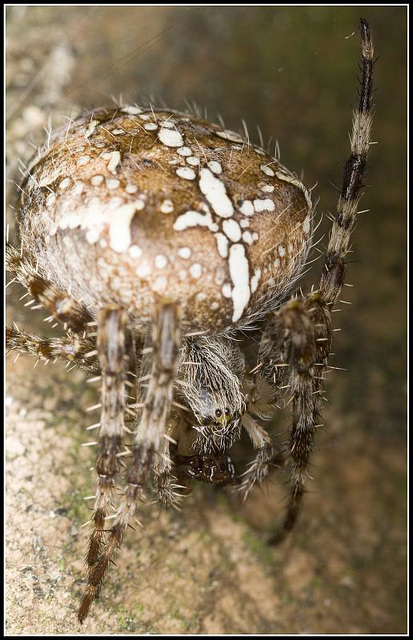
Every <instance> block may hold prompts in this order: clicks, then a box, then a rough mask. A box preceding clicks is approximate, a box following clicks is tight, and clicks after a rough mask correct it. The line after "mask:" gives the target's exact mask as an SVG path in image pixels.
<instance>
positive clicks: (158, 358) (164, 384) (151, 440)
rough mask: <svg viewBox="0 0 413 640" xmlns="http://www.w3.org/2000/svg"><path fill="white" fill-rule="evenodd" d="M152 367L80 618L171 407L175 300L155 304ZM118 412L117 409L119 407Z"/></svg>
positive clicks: (142, 483) (140, 484)
mask: <svg viewBox="0 0 413 640" xmlns="http://www.w3.org/2000/svg"><path fill="white" fill-rule="evenodd" d="M152 349H153V352H152V371H151V377H150V380H149V385H148V389H147V392H146V398H145V405H144V408H143V411H142V417H141V421H140V424H139V428H138V430H137V432H136V434H135V437H134V443H133V447H132V456H131V460H130V463H129V466H128V469H127V477H126V488H125V493H124V496H123V499H122V501H121V503H120V506H119V509H118V511H117V513H116V517H115V519H114V524H113V526H112V528H111V529H110V532H109V535H108V540H107V542H106V545H105V547H104V548H103V550H102V551H101V553H100V554H99V557H98V558H97V559H96V560H94V563H93V565H92V566H91V568H90V571H89V576H88V584H87V587H86V592H85V595H84V598H83V600H82V603H81V605H80V609H79V613H78V617H79V621H80V622H83V620H84V619H85V617H86V616H87V613H88V611H89V608H90V604H91V602H92V600H93V598H94V597H95V596H96V594H97V593H98V591H99V588H100V585H101V583H102V580H103V578H104V575H105V573H106V570H107V568H108V564H109V562H111V561H112V560H113V557H114V555H115V553H116V549H117V548H118V547H119V544H120V542H121V540H122V538H123V535H124V533H125V530H126V527H127V526H128V524H129V523H130V520H131V518H132V517H133V516H134V514H135V511H136V506H137V502H138V500H139V498H140V497H142V495H143V490H144V487H145V485H146V483H147V481H148V479H149V476H150V472H151V470H152V468H153V464H154V459H155V456H156V453H157V451H159V448H160V441H161V438H162V435H163V433H164V432H165V427H166V421H167V417H168V414H169V411H170V408H171V403H172V394H173V380H174V375H175V370H176V366H177V362H178V350H179V327H178V308H177V305H176V304H172V303H164V304H159V305H157V306H156V308H155V313H154V320H153V326H152ZM119 413H120V411H119Z"/></svg>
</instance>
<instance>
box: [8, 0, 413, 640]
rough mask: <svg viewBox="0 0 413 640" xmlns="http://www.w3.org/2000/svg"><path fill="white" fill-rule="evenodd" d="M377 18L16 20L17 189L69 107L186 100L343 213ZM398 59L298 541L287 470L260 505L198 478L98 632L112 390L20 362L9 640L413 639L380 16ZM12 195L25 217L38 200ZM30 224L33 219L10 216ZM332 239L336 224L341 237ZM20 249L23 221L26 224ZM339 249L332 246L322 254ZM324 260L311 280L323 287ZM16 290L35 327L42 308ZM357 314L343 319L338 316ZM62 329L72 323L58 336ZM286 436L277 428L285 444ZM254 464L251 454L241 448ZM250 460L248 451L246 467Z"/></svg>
mask: <svg viewBox="0 0 413 640" xmlns="http://www.w3.org/2000/svg"><path fill="white" fill-rule="evenodd" d="M360 11H361V9H360V8H358V7H348V8H334V7H331V8H321V7H320V8H315V7H302V8H277V7H274V8H242V7H238V8H208V7H207V8H168V7H164V8H163V7H160V8H158V7H152V8H151V7H20V6H16V7H9V8H8V10H7V18H8V30H7V36H8V64H7V82H8V114H9V120H8V142H9V146H8V155H7V159H8V170H9V177H10V179H11V180H17V181H18V179H19V177H18V176H19V170H18V159H19V158H21V159H23V160H25V159H26V160H27V158H28V157H29V156H30V154H31V153H32V152H33V148H32V146H33V145H37V144H38V143H39V142H40V141H42V140H43V138H44V131H43V127H47V126H48V122H49V121H51V122H52V124H54V125H57V124H61V123H62V122H63V120H62V116H61V114H70V113H71V114H74V113H76V112H77V111H78V110H80V109H81V108H83V107H93V106H97V105H102V104H105V103H108V102H111V96H112V95H113V96H116V97H117V96H119V94H123V96H124V99H125V101H126V100H131V101H132V102H134V101H139V99H140V98H141V97H150V96H152V95H153V96H154V98H157V99H162V100H164V101H165V102H166V103H167V104H169V105H171V106H173V107H175V108H184V106H185V103H184V100H188V101H189V102H191V101H195V102H197V103H198V104H200V105H205V106H206V107H207V109H208V114H209V117H210V118H211V119H213V120H215V119H216V114H217V113H220V114H221V115H222V117H223V118H224V120H225V124H226V125H227V126H228V127H229V128H232V129H235V130H237V129H239V128H240V127H241V122H240V120H241V118H244V119H245V120H246V122H247V124H248V126H249V129H250V135H251V138H252V139H255V140H257V141H258V136H257V135H256V133H255V131H256V128H255V125H256V124H259V125H260V127H261V129H262V132H263V135H264V139H268V138H269V137H270V135H275V136H276V138H277V139H278V141H279V143H280V147H281V152H282V160H283V162H284V163H285V164H286V165H287V166H288V167H290V168H291V169H294V170H296V171H298V172H300V170H301V168H303V169H304V170H305V172H304V179H305V181H306V183H307V185H308V186H313V185H314V184H315V183H316V182H318V185H317V187H316V189H315V192H314V193H315V194H316V195H317V196H319V197H320V198H321V201H320V204H319V206H318V210H319V211H332V212H334V209H335V202H336V191H335V188H334V186H332V184H331V183H333V184H339V183H340V179H341V168H342V164H343V161H344V159H345V158H346V154H347V153H348V138H347V132H348V129H349V126H350V120H351V108H352V106H353V105H354V104H355V101H356V98H355V91H356V76H357V59H358V41H357V37H356V36H355V35H354V36H352V37H348V36H350V34H351V33H352V32H353V31H355V30H357V23H358V18H359V17H360ZM363 12H364V17H366V18H368V19H369V20H370V21H371V26H372V29H373V32H374V36H375V40H376V48H377V53H378V55H379V58H380V59H379V62H378V63H377V67H376V72H377V74H376V77H377V79H376V86H377V92H376V96H375V102H376V108H375V124H374V135H373V137H374V139H375V140H377V141H378V145H376V146H373V147H372V156H371V168H370V171H369V175H368V179H367V183H368V187H369V188H368V189H367V192H366V195H365V197H364V200H363V208H370V209H371V213H368V214H366V215H364V216H363V217H362V218H361V220H360V222H359V224H358V228H357V231H356V233H355V235H354V256H353V257H352V259H354V261H355V264H354V265H351V266H350V270H349V276H348V280H349V281H350V282H352V283H354V284H355V287H354V288H353V289H347V290H346V291H345V293H346V299H347V300H349V301H351V302H352V303H353V306H352V307H349V308H347V307H346V308H345V309H344V311H343V313H342V314H336V325H338V326H340V327H342V332H341V333H339V334H336V342H335V348H334V350H335V352H336V354H337V355H336V357H335V360H334V364H335V365H336V366H340V367H345V368H347V369H349V372H348V373H344V372H337V375H334V377H333V378H331V380H330V382H329V384H328V393H327V395H328V397H329V400H330V403H329V405H328V408H327V409H326V412H325V416H326V424H327V426H328V429H326V430H325V431H323V432H321V433H320V437H319V440H318V448H317V450H316V452H315V455H314V467H313V470H312V475H313V476H314V478H315V479H314V482H313V483H312V486H311V490H312V493H311V494H309V495H308V496H307V500H306V503H305V508H304V510H303V513H302V517H301V519H300V522H299V526H298V527H297V530H296V531H295V533H294V535H293V536H292V537H291V539H290V540H288V541H287V542H286V543H284V544H283V545H282V546H281V547H279V548H277V549H271V548H268V547H267V546H266V544H265V536H266V534H267V533H268V532H269V531H270V530H271V529H272V528H273V526H274V523H276V522H277V521H278V518H279V517H280V514H281V511H282V507H283V503H282V502H280V501H281V500H282V497H283V495H284V493H285V486H284V484H283V483H284V482H285V481H286V479H287V478H286V477H285V476H283V475H280V474H279V473H278V474H277V473H274V474H273V475H272V476H271V478H270V480H269V482H268V486H267V489H264V491H263V492H261V491H259V490H257V491H256V492H255V493H254V494H253V495H252V496H251V497H250V499H249V500H248V502H247V503H246V504H245V505H240V504H239V503H237V502H235V501H233V500H232V499H231V498H230V497H229V496H228V495H227V494H226V492H225V491H211V489H210V488H209V487H203V486H201V485H199V486H198V487H197V488H196V490H195V491H194V492H193V494H192V495H191V496H190V497H189V498H188V499H187V502H186V504H185V509H184V510H183V511H182V512H181V513H165V512H159V511H158V509H157V508H156V507H155V508H153V509H144V510H143V513H142V516H141V519H142V521H143V522H144V525H145V528H144V530H143V531H139V532H138V533H136V534H135V533H134V532H132V531H130V532H129V534H128V537H127V540H126V541H125V543H124V544H123V550H122V553H121V554H120V555H119V556H118V558H117V565H118V567H117V569H115V568H114V567H113V568H112V569H111V571H110V575H109V577H108V579H107V583H106V586H105V588H104V589H103V591H102V594H101V597H100V600H99V602H97V603H95V605H94V607H93V609H92V612H91V615H90V617H89V619H88V620H87V621H86V623H85V625H84V627H83V628H81V627H79V625H78V624H77V622H76V618H75V610H76V607H77V603H78V599H79V596H80V593H81V590H82V585H83V573H82V565H83V556H84V549H85V544H86V540H87V535H88V534H87V531H86V529H84V528H81V525H82V523H83V522H84V521H85V520H87V519H88V517H89V515H88V514H89V512H88V510H87V503H86V502H85V501H83V499H82V498H83V496H85V495H90V494H92V493H93V491H94V490H93V484H94V481H93V477H92V474H91V473H90V472H89V471H88V468H89V467H90V466H92V464H93V455H92V452H91V450H90V449H89V448H82V447H81V446H80V445H81V443H82V442H86V441H87V440H88V439H89V438H88V434H87V433H86V432H85V431H84V427H85V426H87V425H88V424H89V423H90V422H91V420H90V418H89V417H88V415H87V414H85V408H86V407H87V406H89V405H91V404H93V403H94V398H95V395H94V394H95V393H96V391H95V390H93V389H89V386H88V385H85V379H84V376H83V374H82V373H80V372H78V371H72V372H69V373H66V371H65V370H64V367H63V366H61V365H60V364H55V365H49V366H48V367H44V366H43V365H42V364H41V363H40V364H39V365H38V367H37V368H36V369H35V370H34V371H33V361H31V360H30V359H29V358H28V357H21V358H20V359H19V360H18V361H17V362H16V364H14V365H13V360H14V356H13V355H11V356H9V358H8V364H9V374H8V396H7V405H8V437H7V452H8V464H7V514H8V515H7V518H8V519H7V625H8V634H9V635H22V634H28V633H32V634H46V633H48V634H54V635H56V634H63V633H71V634H76V633H82V632H87V633H96V634H102V633H110V634H122V633H136V634H142V633H148V632H150V633H188V632H192V633H222V632H225V633H326V632H328V633H401V632H404V631H405V630H406V609H405V592H406V548H405V542H406V540H405V526H406V525H405V506H406V499H405V487H406V471H405V467H406V464H405V460H406V458H405V433H404V426H405V355H404V352H405V244H406V232H405V207H406V202H405V197H406V189H405V184H406V181H405V157H406V155H405V154H406V147H405V133H406V131H405V117H406V113H405V104H406V82H405V78H406V44H405V43H406V10H405V9H404V8H389V7H388V8H380V7H377V8H366V9H364V10H363ZM9 184H10V193H9V197H10V204H11V206H15V205H16V204H17V202H18V190H17V189H16V187H15V186H14V185H13V184H12V183H9ZM9 213H10V214H11V215H10V220H11V224H12V221H13V212H12V210H10V212H9ZM323 230H324V231H325V230H328V225H324V226H323ZM11 234H12V237H13V224H12V228H11ZM321 246H323V243H322V244H321ZM318 269H319V266H318V263H316V265H314V268H313V272H312V276H309V277H308V282H310V283H311V282H312V281H313V280H315V281H317V280H316V279H317V275H318ZM22 293H23V291H22V289H21V288H20V287H19V286H18V285H15V286H13V287H11V288H9V289H8V300H9V313H10V317H12V318H13V319H14V320H15V321H16V322H17V323H18V324H19V326H21V327H25V328H28V329H30V330H33V331H35V330H38V331H39V332H42V333H44V332H45V329H44V327H45V324H44V323H43V322H42V317H43V316H44V314H42V313H41V312H39V311H38V312H29V311H28V309H27V308H26V309H25V308H24V306H23V305H24V302H25V301H21V302H18V298H19V297H20V296H21V295H22ZM338 321H340V322H338ZM56 331H57V332H58V331H59V330H58V329H56ZM285 428H286V422H285V416H283V418H282V420H281V419H280V420H276V421H275V424H274V427H273V432H274V434H275V433H277V432H280V431H284V430H285ZM242 455H243V454H242ZM245 455H247V454H245Z"/></svg>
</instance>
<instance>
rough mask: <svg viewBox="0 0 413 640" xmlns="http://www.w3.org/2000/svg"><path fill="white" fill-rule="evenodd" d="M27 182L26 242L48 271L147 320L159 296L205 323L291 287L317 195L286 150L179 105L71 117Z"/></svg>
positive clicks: (86, 299)
mask: <svg viewBox="0 0 413 640" xmlns="http://www.w3.org/2000/svg"><path fill="white" fill-rule="evenodd" d="M23 188H24V195H23V205H22V209H21V212H20V230H21V236H22V241H23V242H24V243H25V245H26V247H27V250H28V252H29V253H32V255H33V257H34V259H35V260H36V261H37V263H38V265H39V267H40V268H41V269H42V271H43V272H45V273H46V275H47V277H48V278H50V279H51V280H53V281H55V282H56V283H57V284H58V285H59V286H60V287H62V288H64V289H65V290H70V291H71V293H72V294H73V295H74V296H75V297H76V298H78V299H79V300H80V301H82V302H83V303H84V304H85V305H86V306H88V307H89V308H92V310H93V307H96V308H97V307H98V306H99V305H102V304H108V303H109V304H118V305H121V306H122V307H124V308H126V309H128V313H129V315H130V318H131V320H132V321H133V322H136V324H139V323H140V322H142V321H145V319H146V318H147V317H149V316H150V314H151V310H152V306H153V301H154V298H156V297H157V296H162V297H164V298H168V299H171V300H177V301H179V302H180V304H181V310H182V319H183V321H184V322H185V323H188V324H189V325H190V326H193V327H195V328H200V329H214V330H217V329H219V330H224V329H226V328H229V327H231V326H233V325H237V326H241V325H247V324H248V322H251V321H253V320H255V319H256V318H257V317H260V316H261V315H263V314H264V313H265V312H267V311H268V310H269V308H270V307H272V308H274V306H276V304H277V302H279V300H280V299H281V298H282V297H284V295H285V293H286V291H288V289H289V288H290V285H291V283H292V282H293V280H294V279H295V278H296V276H297V275H298V274H299V273H300V271H301V270H302V266H303V264H304V262H305V258H306V255H307V250H308V245H309V239H310V236H311V223H310V219H311V201H310V198H309V193H308V191H307V190H306V189H305V187H304V186H303V185H302V184H301V183H300V182H299V181H298V179H297V178H296V177H295V176H294V175H293V174H291V173H290V172H289V171H288V170H287V169H285V168H284V167H283V166H282V165H281V164H280V163H279V162H278V160H276V159H275V158H274V157H271V156H269V155H268V154H266V153H265V151H263V150H262V149H261V148H259V147H256V146H254V145H251V144H250V143H249V142H247V141H245V140H243V139H242V138H241V137H240V136H239V135H238V134H235V133H233V132H230V131H226V130H223V129H222V128H221V127H219V126H217V125H214V124H210V123H208V122H206V121H203V120H199V119H196V118H193V117H191V116H189V115H187V114H181V113H178V112H175V111H169V110H155V111H153V110H152V109H141V108H138V107H120V108H118V109H113V108H110V109H100V110H97V111H95V112H93V113H90V114H87V115H86V116H84V117H82V118H79V119H78V120H75V121H72V122H71V123H70V126H69V127H67V128H66V129H65V130H64V131H60V132H58V133H57V134H56V135H55V136H54V137H53V138H52V139H51V140H50V141H49V144H48V146H47V148H45V149H43V150H41V151H40V152H39V154H38V156H37V158H36V159H35V160H34V162H33V163H32V165H31V167H30V168H29V172H28V177H27V180H26V183H25V184H24V185H23Z"/></svg>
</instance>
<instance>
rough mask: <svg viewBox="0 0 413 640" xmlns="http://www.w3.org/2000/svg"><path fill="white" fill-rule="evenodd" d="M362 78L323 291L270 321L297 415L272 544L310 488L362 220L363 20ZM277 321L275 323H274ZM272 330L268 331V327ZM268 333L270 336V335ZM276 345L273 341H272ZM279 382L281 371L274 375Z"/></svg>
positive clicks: (368, 71)
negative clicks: (335, 325)
mask: <svg viewBox="0 0 413 640" xmlns="http://www.w3.org/2000/svg"><path fill="white" fill-rule="evenodd" d="M360 33H361V52H362V78H361V86H360V100H359V105H358V109H357V110H356V111H355V113H354V117H353V129H352V135H351V153H350V157H349V158H348V160H347V162H346V164H345V167H344V175H343V181H342V188H341V192H340V197H339V200H338V205H337V216H336V219H335V221H334V223H333V227H332V231H331V234H330V239H329V244H328V248H327V253H326V257H325V262H324V266H323V269H322V274H321V280H320V287H319V291H316V292H314V293H311V294H310V295H308V296H307V297H306V298H304V299H303V300H297V301H291V302H289V303H287V304H285V305H284V306H283V307H282V308H281V310H280V311H279V312H278V313H277V314H276V316H275V318H273V319H272V320H271V321H270V326H269V333H270V336H271V335H272V336H273V342H275V343H277V344H276V347H277V348H276V351H277V353H281V354H282V353H283V348H282V346H281V345H280V344H279V343H280V336H281V335H282V331H281V333H280V329H281V326H279V327H277V322H281V325H282V327H283V331H284V338H285V339H286V342H285V345H286V347H287V353H288V357H287V360H288V362H289V364H290V367H291V372H290V376H291V391H292V403H293V419H292V428H291V434H290V438H289V441H288V447H289V451H290V455H291V459H292V465H293V470H292V491H291V494H290V498H289V502H288V505H287V512H286V517H285V520H284V523H283V525H282V527H281V529H280V530H279V532H278V533H276V534H275V536H273V538H272V540H271V542H272V543H278V542H280V541H281V540H283V539H284V537H285V536H286V535H287V533H288V532H289V531H290V530H291V529H292V528H293V526H294V524H295V522H296V520H297V516H298V512H299V507H300V504H301V499H302V496H303V494H304V492H305V480H306V476H307V475H308V472H307V467H308V464H309V459H310V454H311V451H312V448H313V446H314V436H315V429H316V427H317V425H316V422H317V421H318V419H319V417H320V408H321V399H322V398H321V394H322V393H323V382H322V381H323V373H324V371H325V368H326V366H327V360H328V356H329V353H330V350H331V342H332V328H331V310H332V308H333V307H334V305H335V303H336V302H337V301H338V298H339V295H340V292H341V289H342V287H343V285H344V277H345V270H346V265H345V256H346V255H347V253H348V252H349V250H350V237H351V233H352V231H353V229H354V226H355V223H356V221H357V218H358V215H359V213H360V212H359V211H358V205H359V201H360V197H361V192H362V188H363V180H364V177H365V173H366V166H367V155H368V151H369V147H370V135H371V126H372V114H371V111H372V107H371V102H372V89H373V57H374V48H373V41H372V38H371V33H370V28H369V25H368V23H367V22H366V21H365V20H361V21H360ZM271 322H272V325H271ZM267 332H268V330H267ZM264 337H265V334H264ZM270 343H271V340H270ZM269 355H270V351H269V348H268V346H267V347H265V344H264V345H263V348H262V349H261V356H262V357H263V361H264V366H263V368H262V371H263V374H264V375H265V376H266V378H267V379H269V378H270V376H271V373H272V369H274V363H273V360H271V359H270V357H269ZM273 376H274V382H276V373H275V372H274V373H273Z"/></svg>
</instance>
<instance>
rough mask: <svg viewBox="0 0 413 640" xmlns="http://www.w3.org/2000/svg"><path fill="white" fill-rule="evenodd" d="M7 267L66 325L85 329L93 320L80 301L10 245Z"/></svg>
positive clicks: (71, 327) (73, 329) (35, 297)
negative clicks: (51, 280) (47, 277)
mask: <svg viewBox="0 0 413 640" xmlns="http://www.w3.org/2000/svg"><path fill="white" fill-rule="evenodd" d="M6 269H7V271H11V272H12V273H14V274H15V278H16V279H17V280H18V281H19V282H20V283H21V284H22V285H23V286H24V287H26V289H27V290H28V292H29V293H30V295H31V296H32V297H33V298H34V300H36V301H37V302H38V303H39V304H40V305H41V306H43V307H45V308H46V309H49V310H50V313H51V314H52V316H53V317H54V318H55V319H56V320H58V321H59V322H62V323H63V324H66V325H67V326H68V327H69V328H70V329H71V330H72V331H74V332H75V333H80V332H83V331H85V330H86V329H87V324H88V323H89V322H91V321H92V320H93V318H92V316H91V314H90V313H89V311H88V310H87V309H86V308H85V307H84V306H83V305H82V304H81V303H80V302H78V301H77V300H76V299H75V298H73V297H72V296H71V295H70V294H68V293H65V292H64V291H61V290H60V289H59V288H58V287H57V286H56V285H55V284H53V282H50V281H49V280H47V279H46V278H45V277H44V275H43V274H42V273H40V271H39V269H37V268H36V267H35V266H34V265H33V264H32V263H31V262H30V260H28V259H27V258H24V257H22V256H21V255H20V252H19V250H18V249H16V248H15V247H13V246H11V245H8V246H7V248H6Z"/></svg>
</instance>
